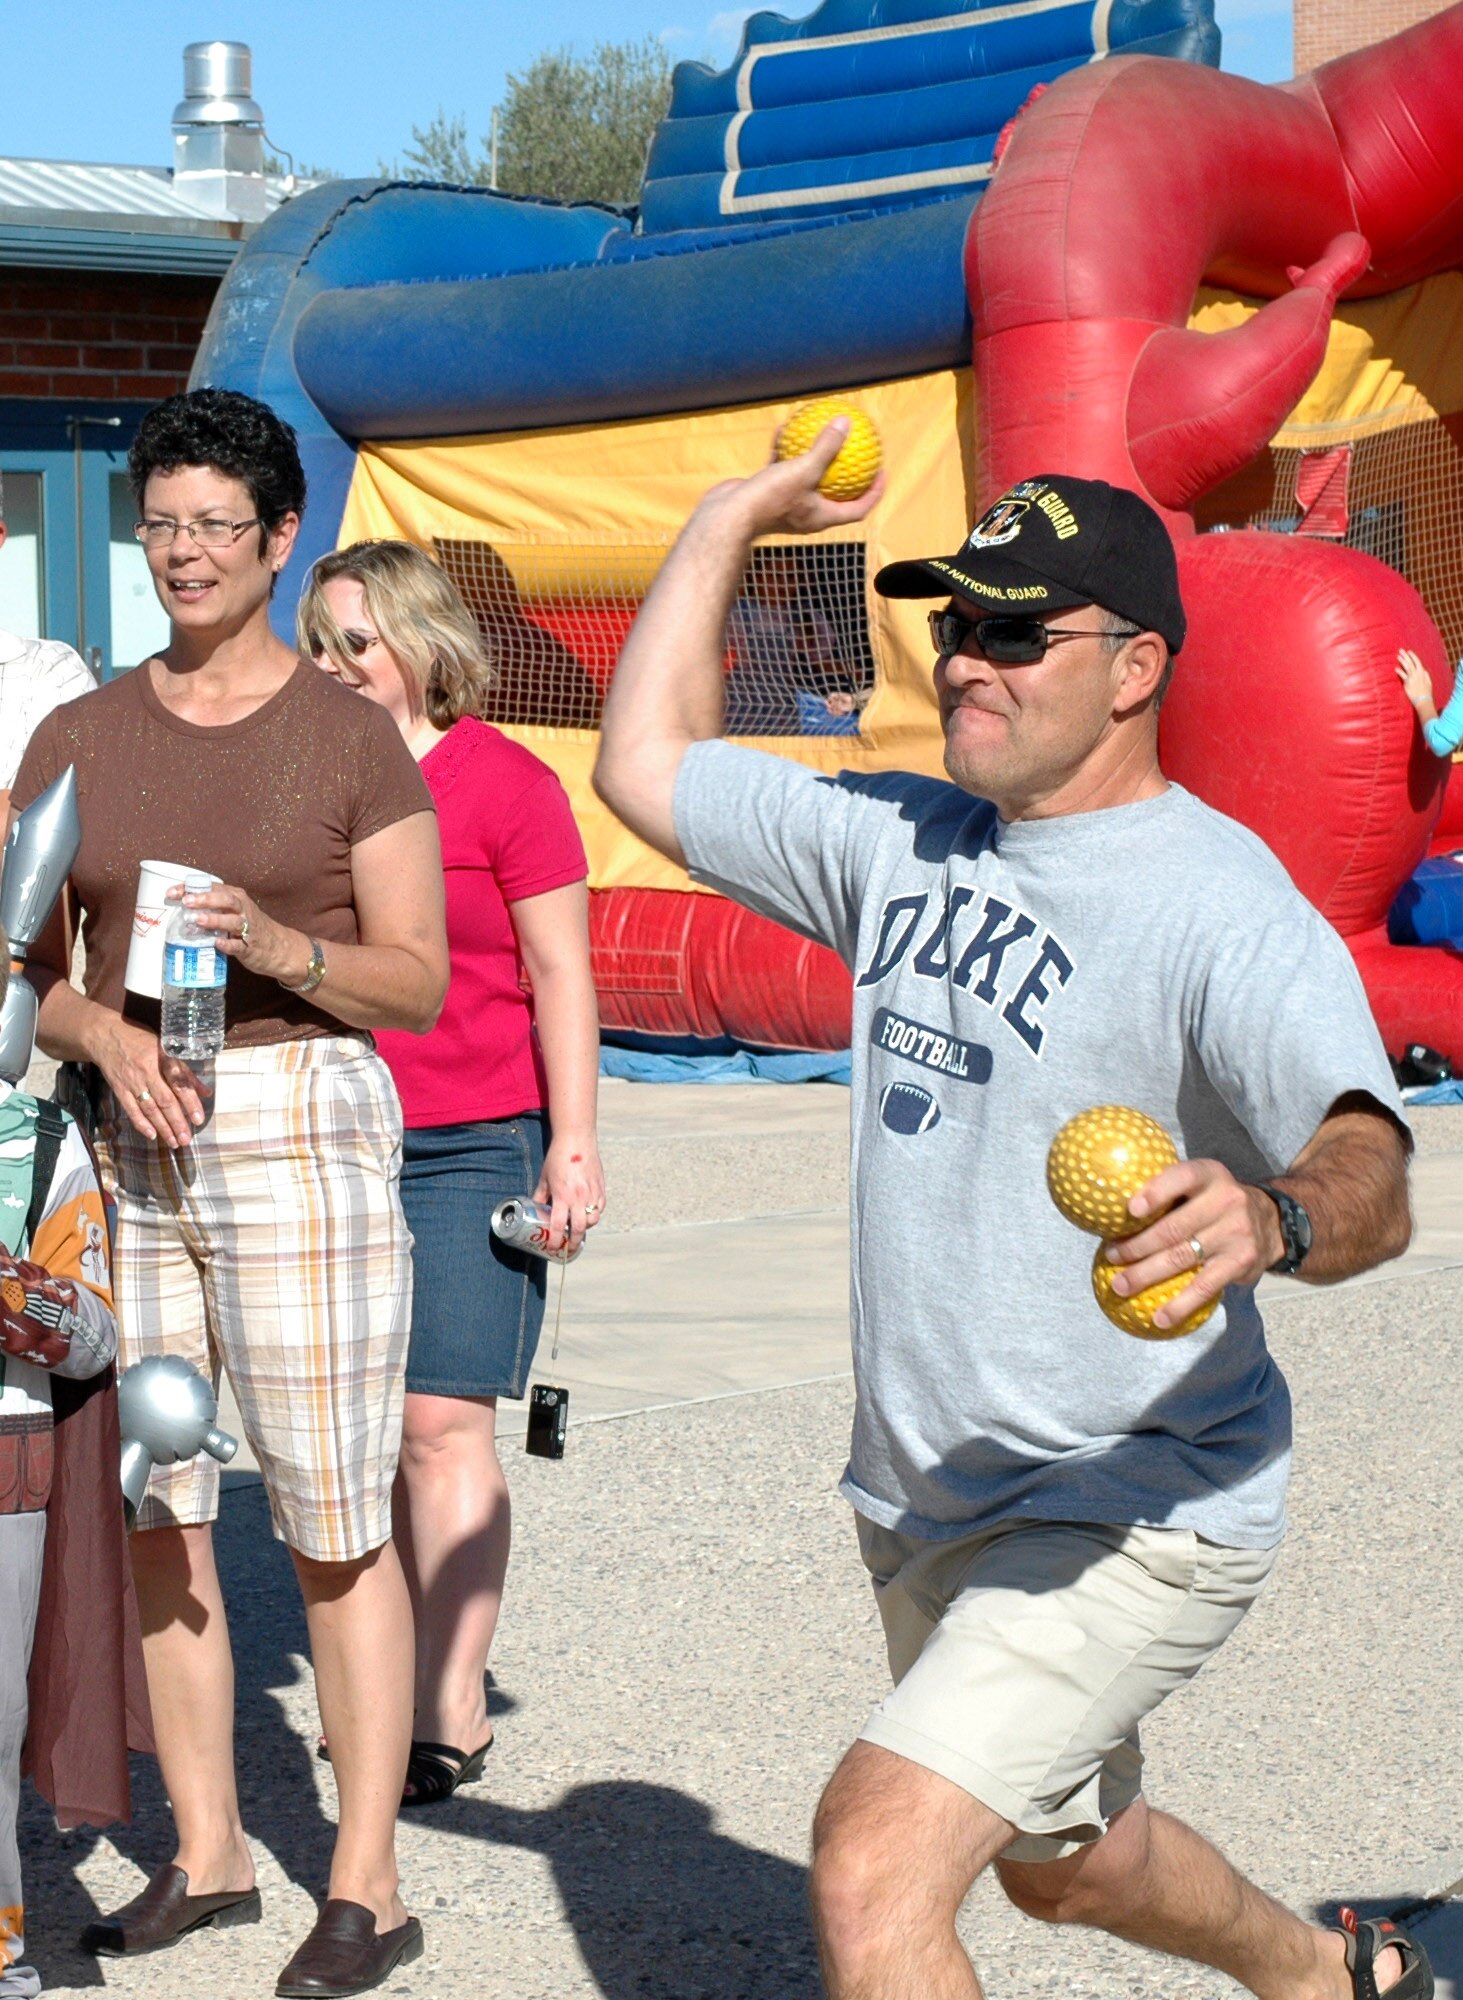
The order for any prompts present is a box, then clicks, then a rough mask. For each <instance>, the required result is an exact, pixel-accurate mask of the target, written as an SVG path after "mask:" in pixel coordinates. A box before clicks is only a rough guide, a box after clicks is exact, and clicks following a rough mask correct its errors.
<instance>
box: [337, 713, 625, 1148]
mask: <svg viewBox="0 0 1463 2000" xmlns="http://www.w3.org/2000/svg"><path fill="white" fill-rule="evenodd" d="M422 776H423V777H424V778H425V779H426V781H427V789H428V790H429V791H430V792H431V794H432V800H433V803H434V804H435V805H436V808H437V825H438V830H439V832H440V835H441V840H442V866H443V871H444V874H445V876H446V882H447V944H448V949H449V952H450V954H451V962H452V973H451V981H450V983H449V985H448V988H447V999H446V1003H445V1004H444V1006H443V1008H442V1014H441V1018H440V1019H439V1020H438V1022H437V1025H436V1027H435V1028H433V1029H432V1031H431V1033H430V1034H427V1035H408V1034H405V1033H402V1032H401V1031H399V1030H394V1029H393V1030H389V1031H385V1032H381V1033H378V1034H377V1036H376V1042H377V1046H378V1047H379V1049H380V1051H381V1054H382V1055H383V1056H384V1057H385V1059H386V1061H387V1063H388V1064H389V1066H390V1069H391V1074H392V1076H393V1077H394V1078H395V1080H396V1088H397V1090H398V1092H399V1093H400V1096H401V1105H402V1111H403V1113H404V1115H405V1119H406V1123H407V1125H408V1126H411V1127H420V1126H424V1125H463V1124H468V1123H472V1122H475V1121H477V1120H479V1119H485V1118H508V1117H511V1116H512V1115H513V1113H514V1112H516V1111H533V1110H541V1109H542V1108H543V1107H544V1105H545V1104H546V1103H547V1089H546V1085H545V1080H544V1070H543V1058H542V1056H541V1055H540V1053H539V1046H538V1037H537V1035H536V1034H535V1033H534V1028H533V1001H532V997H531V995H530V993H529V991H528V988H527V985H526V982H525V979H524V974H523V966H522V962H521V960H520V958H519V955H518V942H517V939H516V937H515V936H514V932H513V924H512V920H511V918H510V917H509V914H508V905H509V904H510V903H515V902H520V901H522V900H523V899H524V898H525V897H528V896H541V895H544V894H545V893H546V892H547V891H548V890H550V889H562V888H564V887H565V886H566V885H567V884H568V883H570V882H582V881H583V880H584V878H585V876H586V875H587V874H588V872H589V868H588V863H587V862H586V861H585V858H584V843H583V841H582V840H581V839H580V838H579V829H578V827H577V826H576V825H575V824H574V815H573V813H572V812H571V811H570V809H569V800H568V798H567V796H566V794H565V791H564V788H563V786H562V785H561V784H560V783H559V780H558V779H557V778H556V777H555V775H554V773H553V772H552V771H551V770H550V769H549V767H548V765H547V764H544V763H541V762H540V761H539V759H538V758H537V757H535V756H534V755H533V754H532V752H531V751H528V750H525V749H524V748H523V746H522V744H520V743H515V742H513V741H512V739H511V738H509V737H507V736H504V735H503V733H502V732H501V730H497V729H494V728H493V726H492V724H491V723H487V722H479V721H477V720H476V718H475V717H472V716H464V717H463V718H462V720H461V721H460V722H457V723H454V724H453V726H452V728H451V729H449V730H448V732H447V734H446V735H445V736H444V737H443V738H442V739H441V741H440V742H439V743H437V744H435V745H434V746H433V748H432V749H431V750H429V751H428V752H427V755H426V756H425V757H424V758H423V759H422Z"/></svg>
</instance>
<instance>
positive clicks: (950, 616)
mask: <svg viewBox="0 0 1463 2000" xmlns="http://www.w3.org/2000/svg"><path fill="white" fill-rule="evenodd" d="M1140 629H1141V628H1140V627H1139V626H1137V625H1131V626H1129V625H1125V626H1123V627H1121V629H1120V630H1119V631H1118V632H1117V633H1115V634H1113V635H1112V636H1114V637H1118V638H1124V639H1132V638H1135V637H1136V636H1137V634H1138V632H1139V630H1140ZM1099 636H1101V637H1107V636H1108V635H1107V634H1105V633H1104V634H1100V635H1099V634H1096V633H1093V632H1083V631H1080V630H1078V629H1077V628H1076V627H1074V626H1070V625H1044V624H1043V623H1042V622H1041V620H1040V619H1039V618H1034V617H1032V616H1031V614H1030V613H1029V612H1027V613H1020V614H1017V615H1016V616H1014V617H1013V616H1011V615H1010V614H1009V613H1007V614H1001V613H997V614H995V615H993V616H988V617H984V618H967V617H965V615H964V614H963V613H962V612H959V611H932V612H931V613H930V637H931V638H932V639H933V640H934V642H935V645H936V647H937V649H938V650H939V652H940V653H941V654H942V655H943V656H944V657H946V658H948V657H950V655H952V654H954V653H958V652H960V651H961V650H962V648H968V646H969V643H970V641H971V640H972V639H973V640H974V641H975V650H976V651H977V652H978V653H979V654H980V655H981V657H982V658H983V659H987V660H991V661H993V662H994V663H995V665H996V666H998V667H1029V666H1032V665H1034V664H1035V662H1036V661H1037V660H1040V659H1043V658H1045V656H1046V651H1047V648H1048V647H1049V646H1052V645H1055V644H1056V643H1057V642H1058V641H1059V640H1062V639H1092V638H1096V637H1099Z"/></svg>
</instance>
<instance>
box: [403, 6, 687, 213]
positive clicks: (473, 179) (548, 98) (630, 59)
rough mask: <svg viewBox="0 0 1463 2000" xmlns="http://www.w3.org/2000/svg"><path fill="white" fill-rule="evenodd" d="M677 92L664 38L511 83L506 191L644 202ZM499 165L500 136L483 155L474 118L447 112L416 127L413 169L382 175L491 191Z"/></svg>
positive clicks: (534, 70)
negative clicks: (652, 158) (471, 133)
mask: <svg viewBox="0 0 1463 2000" xmlns="http://www.w3.org/2000/svg"><path fill="white" fill-rule="evenodd" d="M670 92H671V61H670V57H669V56H668V55H667V54H666V52H665V48H664V46H663V45H662V44H661V43H660V42H659V41H657V40H656V39H655V38H654V36H647V37H646V39H645V40H644V41H639V42H601V43H600V44H599V45H598V46H597V47H596V48H595V49H593V50H592V51H591V52H590V54H589V55H588V56H582V57H581V56H576V55H575V54H574V53H573V51H572V50H571V49H567V48H565V49H557V50H554V51H552V52H551V53H549V54H547V55H541V56H539V57H538V58H537V59H536V60H535V61H534V62H531V63H530V64H529V66H528V68H527V69H525V70H523V71H522V72H521V73H520V74H517V75H511V76H510V77H509V78H508V88H507V91H506V93H505V95H504V99H503V103H502V105H501V106H500V107H499V111H498V176H497V185H498V187H499V188H500V189H502V191H503V192H504V193H505V194H527V195H539V196H543V197H545V198H547V199H549V200H552V201H607V202H631V201H634V199H635V197H636V196H637V194H638V193H639V191H640V178H641V175H642V173H643V172H644V168H645V153H646V149H647V147H648V146H649V144H650V139H651V135H652V133H653V132H654V131H655V128H656V126H657V124H659V122H660V120H661V119H662V118H663V117H664V116H665V112H666V107H667V105H668V104H669V102H670ZM492 166H493V162H492V144H491V140H490V138H489V137H488V136H487V135H484V136H483V137H482V138H481V139H480V140H479V142H478V149H477V151H476V152H474V151H473V149H472V147H471V146H470V144H469V141H468V137H467V120H466V118H465V117H462V116H461V115H459V116H457V117H455V118H449V117H448V116H447V114H446V112H445V111H440V110H439V111H438V113H437V115H436V117H435V118H434V119H433V120H432V122H431V124H430V125H427V126H425V127H423V126H420V125H414V126H413V127H412V144H411V146H410V147H409V148H408V150H407V154H406V160H405V163H404V164H393V165H391V166H389V167H388V166H387V165H385V163H383V164H382V169H381V171H382V173H383V174H385V175H387V176H389V177H391V178H395V179H401V180H443V181H459V182H467V183H469V184H473V183H475V184H478V185H481V186H484V187H489V186H491V185H492V184H493V172H492Z"/></svg>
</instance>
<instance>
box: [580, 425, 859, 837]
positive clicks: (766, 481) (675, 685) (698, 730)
mask: <svg viewBox="0 0 1463 2000" xmlns="http://www.w3.org/2000/svg"><path fill="white" fill-rule="evenodd" d="M848 429H849V424H848V419H847V418H846V417H840V418H835V420H834V421H833V422H832V423H831V424H829V426H828V428H827V429H826V430H825V431H824V432H823V433H822V435H821V436H820V437H819V438H818V440H817V442H816V443H815V444H814V445H813V446H812V448H811V450H809V451H808V452H806V453H805V454H804V455H803V456H802V457H801V458H789V459H784V460H782V461H780V462H779V461H774V463H773V464H771V465H768V466H764V467H763V468H762V470H761V471H760V472H756V473H753V475H752V477H751V478H750V479H729V480H727V481H725V482H724V483H723V484H722V485H720V486H714V487H713V488H712V489H711V491H710V492H709V493H708V494H707V495H706V497H705V499H704V500H702V502H701V504H700V505H699V506H698V507H697V509H696V511H695V513H694V514H692V516H691V518H690V520H689V521H687V523H686V525H685V527H684V528H683V529H682V530H681V532H680V535H679V536H678V537H677V540H676V545H675V547H674V548H673V549H672V550H671V552H670V554H669V555H668V556H667V557H666V559H665V562H664V563H663V564H662V565H661V570H660V574H659V575H658V576H657V577H656V579H655V582H654V583H653V584H652V585H651V587H650V591H649V593H648V595H647V596H646V599H645V602H644V604H643V605H642V606H641V607H640V613H639V616H638V617H637V618H636V620H635V623H634V625H633V626H632V627H631V628H630V635H629V637H628V638H627V639H626V641H625V645H624V648H623V650H622V651H621V654H620V658H619V664H618V665H617V666H616V668H615V678H614V681H613V683H612V685H611V687H610V692H609V698H608V699H607V701H606V702H605V706H604V714H603V716H602V717H601V719H600V749H599V759H598V761H597V763H596V764H595V767H594V788H595V790H596V791H597V792H598V793H599V795H600V797H601V798H602V799H603V800H604V802H605V804H606V805H607V806H608V807H609V808H610V810H611V812H613V813H615V814H617V815H618V817H619V818H620V819H622V820H623V821H624V822H625V824H626V826H628V827H629V828H630V829H631V830H632V832H635V833H638V834H639V836H640V838H641V839H642V840H644V841H648V842H649V844H650V845H651V846H652V847H656V848H659V849H660V852H661V853H662V854H665V855H668V856H669V857H670V859H671V860H672V861H680V862H684V860H685V856H684V855H683V854H682V852H681V847H680V842H679V841H678V840H677V839H676V827H675V815H674V801H675V790H676V777H677V774H678V773H679V771H680V768H681V759H682V758H683V757H684V756H685V754H686V752H687V750H688V749H689V748H690V747H691V745H692V744H693V743H701V742H705V741H706V740H707V739H708V738H709V737H713V736H719V735H720V734H721V726H722V712H723V700H722V670H721V662H722V653H723V651H724V649H725V646H726V625H727V619H728V617H729V616H730V613H731V608H732V605H733V604H734V603H735V601H736V597H737V592H738V591H739V589H740V588H741V582H742V576H743V572H744V571H745V569H746V566H747V558H748V556H749V555H750V553H751V549H752V544H753V542H754V541H756V539H757V537H758V536H759V535H769V534H776V533H778V532H783V533H789V534H802V535H807V534H816V533H817V531H818V530H819V529H820V528H836V527H842V526H847V525H849V524H850V523H852V522H854V521H859V520H862V519H863V517H864V515H865V514H867V513H868V511H869V509H870V508H871V507H872V506H873V505H874V502H875V501H876V500H877V499H878V497H879V494H880V493H881V492H882V490H883V480H882V478H881V479H877V480H875V482H874V484H873V485H872V486H871V487H870V488H869V491H868V492H867V493H865V494H864V495H863V496H862V497H861V498H860V499H858V500H848V501H842V502H840V501H834V500H826V499H824V497H823V495H822V494H821V493H819V491H818V481H819V480H820V479H821V478H822V476H823V474H824V473H825V472H826V471H827V469H828V467H829V466H830V465H831V464H832V462H833V460H834V459H835V458H836V457H837V455H838V452H839V449H840V447H841V446H842V444H843V441H844V439H845V438H846V437H847V435H848Z"/></svg>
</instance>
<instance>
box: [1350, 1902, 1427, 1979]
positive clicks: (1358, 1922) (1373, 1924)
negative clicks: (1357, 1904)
mask: <svg viewBox="0 0 1463 2000" xmlns="http://www.w3.org/2000/svg"><path fill="white" fill-rule="evenodd" d="M1340 1928H1341V1935H1342V1937H1343V1938H1344V1939H1345V1941H1346V1970H1347V1971H1348V1972H1349V1973H1350V1974H1351V1990H1352V1993H1353V1994H1354V1995H1355V2000H1433V1995H1434V1993H1435V1991H1436V1988H1435V1987H1434V1984H1433V1969H1432V1966H1431V1964H1430V1963H1429V1962H1428V1955H1427V1953H1426V1952H1425V1951H1424V1950H1423V1948H1422V1946H1421V1945H1420V1944H1419V1943H1418V1942H1417V1940H1416V1939H1415V1938H1414V1937H1413V1936H1411V1934H1410V1933H1409V1932H1407V1931H1402V1930H1398V1928H1397V1926H1396V1925H1395V1924H1393V1923H1388V1921H1387V1920H1386V1918H1384V1917H1358V1916H1357V1914H1356V1911H1355V1910H1348V1909H1343V1910H1342V1912H1341V1926H1340ZM1388 1945H1395V1946H1396V1947H1397V1950H1398V1952H1399V1953H1400V1954H1401V1958H1402V1976H1401V1978H1400V1979H1398V1980H1397V1981H1396V1983H1395V1984H1394V1985H1391V1986H1389V1987H1388V1988H1387V1991H1386V1994H1385V1995H1384V1994H1383V1993H1382V1990H1381V1988H1380V1987H1379V1986H1378V1985H1377V1979H1376V1973H1375V1972H1374V1970H1373V1967H1374V1966H1375V1965H1376V1962H1377V1960H1378V1958H1379V1957H1380V1956H1381V1954H1382V1953H1383V1952H1384V1951H1385V1950H1386V1949H1387V1947H1388Z"/></svg>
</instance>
